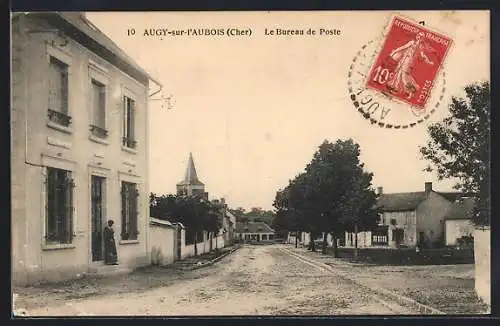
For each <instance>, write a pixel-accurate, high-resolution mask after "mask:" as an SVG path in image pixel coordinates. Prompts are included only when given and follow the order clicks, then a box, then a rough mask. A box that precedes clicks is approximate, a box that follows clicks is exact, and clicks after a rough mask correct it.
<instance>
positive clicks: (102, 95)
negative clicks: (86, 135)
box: [98, 85, 106, 129]
mask: <svg viewBox="0 0 500 326" xmlns="http://www.w3.org/2000/svg"><path fill="white" fill-rule="evenodd" d="M98 114H99V115H98V117H99V120H98V122H99V124H98V126H99V127H101V128H102V129H105V127H106V118H105V117H106V87H105V86H104V85H103V86H99V111H98Z"/></svg>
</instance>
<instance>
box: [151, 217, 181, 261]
mask: <svg viewBox="0 0 500 326" xmlns="http://www.w3.org/2000/svg"><path fill="white" fill-rule="evenodd" d="M175 233H176V232H175V226H173V225H172V224H171V223H169V222H167V221H163V220H157V219H151V222H150V228H149V237H150V238H149V243H150V247H151V248H150V250H149V252H150V253H151V264H153V265H168V264H171V263H173V262H174V254H175V253H174V251H175V240H176V239H175Z"/></svg>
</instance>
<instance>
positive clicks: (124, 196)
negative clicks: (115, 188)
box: [121, 182, 128, 239]
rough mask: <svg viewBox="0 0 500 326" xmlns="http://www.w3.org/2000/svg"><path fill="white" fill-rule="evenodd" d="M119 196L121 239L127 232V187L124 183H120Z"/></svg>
mask: <svg viewBox="0 0 500 326" xmlns="http://www.w3.org/2000/svg"><path fill="white" fill-rule="evenodd" d="M121 196H122V232H121V235H122V239H123V236H124V234H125V233H127V232H128V230H127V187H126V184H125V182H122V190H121Z"/></svg>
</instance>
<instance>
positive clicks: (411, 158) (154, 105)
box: [87, 11, 490, 209]
mask: <svg viewBox="0 0 500 326" xmlns="http://www.w3.org/2000/svg"><path fill="white" fill-rule="evenodd" d="M394 14H397V15H403V16H404V17H408V18H411V19H414V20H415V21H422V20H425V25H426V26H429V27H430V26H432V28H433V30H435V31H436V30H437V31H439V32H440V33H443V34H444V35H446V36H449V37H450V38H451V39H452V40H453V45H452V48H451V49H450V50H449V52H448V54H447V56H446V58H445V60H444V62H443V66H442V69H443V71H445V73H446V88H445V92H444V97H443V100H442V101H441V102H442V103H441V105H440V106H439V108H438V109H437V110H436V112H435V113H434V114H433V115H432V116H431V118H430V119H429V121H428V122H427V123H433V122H437V121H439V120H441V119H442V118H443V117H445V116H446V115H447V114H448V111H447V110H448V109H447V105H448V103H449V101H450V99H451V97H452V96H463V87H464V86H465V85H466V84H469V83H472V82H476V81H483V80H489V76H490V57H489V53H490V48H489V46H490V45H489V44H490V35H489V30H490V26H489V21H490V19H489V13H488V12H487V11H475V12H472V11H454V12H430V11H423V12H399V13H398V12H388V11H387V12H386V11H379V12H375V11H357V12H342V11H336V12H102V13H100V12H89V13H87V18H88V19H89V20H90V21H91V22H92V23H93V24H94V25H95V26H96V27H98V28H99V29H100V30H101V31H102V32H104V33H105V34H106V35H107V36H108V37H110V38H111V39H112V40H113V41H114V42H115V43H116V44H117V45H118V46H119V47H120V48H122V49H123V50H124V51H125V52H126V53H127V54H128V55H129V56H130V57H131V58H132V59H133V60H134V61H136V62H137V63H138V64H139V65H140V66H141V67H143V68H144V69H145V70H146V71H148V72H149V73H150V74H151V75H152V76H154V77H155V79H157V80H159V81H160V82H161V83H162V84H163V90H162V93H163V95H165V96H170V95H171V96H172V101H171V109H167V108H166V107H167V105H165V106H164V107H163V108H162V107H161V104H160V101H156V100H152V101H150V102H149V104H148V105H149V110H150V121H149V135H150V139H149V141H150V153H149V155H150V180H149V182H150V183H149V187H150V191H152V192H155V193H157V194H169V193H174V192H175V185H176V183H177V182H179V181H181V180H182V179H183V177H184V173H185V169H186V165H187V160H188V157H189V153H190V152H191V153H192V154H193V157H194V162H195V165H196V169H197V172H198V177H199V178H200V180H201V181H202V182H204V183H205V185H206V191H207V192H208V193H209V197H210V198H212V199H215V198H221V197H224V198H225V199H226V202H227V203H228V204H229V206H230V207H234V208H236V207H244V208H246V209H249V208H251V207H261V208H263V209H271V208H272V203H273V200H274V197H275V194H276V191H277V190H279V189H281V188H283V187H285V186H286V185H287V183H288V181H289V180H290V179H292V178H293V177H294V176H295V175H296V174H298V173H300V172H301V171H302V170H303V169H304V168H305V165H306V164H307V163H308V162H309V161H310V160H311V159H312V156H313V154H314V152H315V151H316V150H317V148H318V146H319V145H320V144H321V143H322V141H323V140H325V139H327V140H329V141H332V142H334V141H336V140H337V139H348V138H352V139H353V140H354V141H356V142H357V143H358V144H359V145H360V147H361V160H362V161H363V162H364V163H365V168H366V169H367V170H369V171H371V172H373V173H374V178H373V186H374V187H379V186H382V187H383V189H384V192H385V193H390V192H404V191H422V190H423V189H424V183H425V182H433V188H434V189H435V190H441V191H450V190H452V186H453V184H454V181H453V180H444V181H438V179H437V177H436V176H435V175H433V174H430V173H425V172H423V171H422V170H423V169H424V168H425V166H426V164H427V163H426V162H425V161H423V160H422V159H421V158H420V154H419V152H418V147H419V146H421V145H424V144H425V143H426V141H427V132H426V124H421V125H419V126H418V127H415V128H412V129H408V130H391V129H383V128H379V127H377V126H373V125H371V124H370V123H369V122H367V120H365V119H364V118H363V117H362V116H361V115H360V114H359V113H358V112H357V111H356V109H355V108H354V106H353V104H352V102H351V100H350V98H349V93H348V88H347V80H348V70H349V67H350V65H351V63H352V60H353V57H354V56H355V55H356V53H357V52H358V51H359V50H360V48H361V46H362V45H363V44H365V43H366V42H367V41H370V40H373V39H377V37H379V36H380V35H382V34H381V33H383V31H384V28H385V27H386V26H387V24H388V21H389V20H390V17H391V16H392V15H394ZM153 28H154V29H165V28H166V29H169V30H182V29H184V30H187V29H196V28H210V29H212V28H213V29H219V28H221V29H224V31H227V29H228V28H238V29H240V30H244V31H248V30H251V35H240V36H234V37H228V36H227V35H224V36H197V37H195V36H186V35H184V36H169V35H165V36H164V35H159V36H147V35H144V30H145V29H153ZM277 28H280V29H293V30H298V29H302V30H305V31H307V30H308V29H309V28H311V29H313V30H316V31H317V33H319V30H320V29H321V28H323V29H325V30H333V29H337V30H339V31H340V35H321V36H320V35H318V34H316V35H314V36H310V35H309V36H308V35H296V36H282V35H281V36H277V35H266V29H267V30H268V31H270V30H276V29H277ZM131 29H134V30H135V35H128V34H129V33H127V31H128V30H131ZM154 87H155V86H153V88H154ZM404 112H406V111H404Z"/></svg>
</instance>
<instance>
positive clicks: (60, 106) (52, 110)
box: [47, 56, 71, 127]
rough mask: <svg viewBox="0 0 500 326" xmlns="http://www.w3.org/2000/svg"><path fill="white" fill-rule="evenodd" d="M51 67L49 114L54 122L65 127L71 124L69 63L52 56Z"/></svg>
mask: <svg viewBox="0 0 500 326" xmlns="http://www.w3.org/2000/svg"><path fill="white" fill-rule="evenodd" d="M49 64H50V69H49V75H48V76H47V77H48V84H49V107H48V116H49V119H50V120H51V121H52V122H55V123H58V124H60V125H63V126H65V127H67V126H69V125H70V124H71V117H70V116H69V114H68V106H69V102H68V88H69V77H68V68H69V67H68V65H67V64H66V63H64V62H62V61H61V60H59V59H57V58H55V57H53V56H50V62H49Z"/></svg>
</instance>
